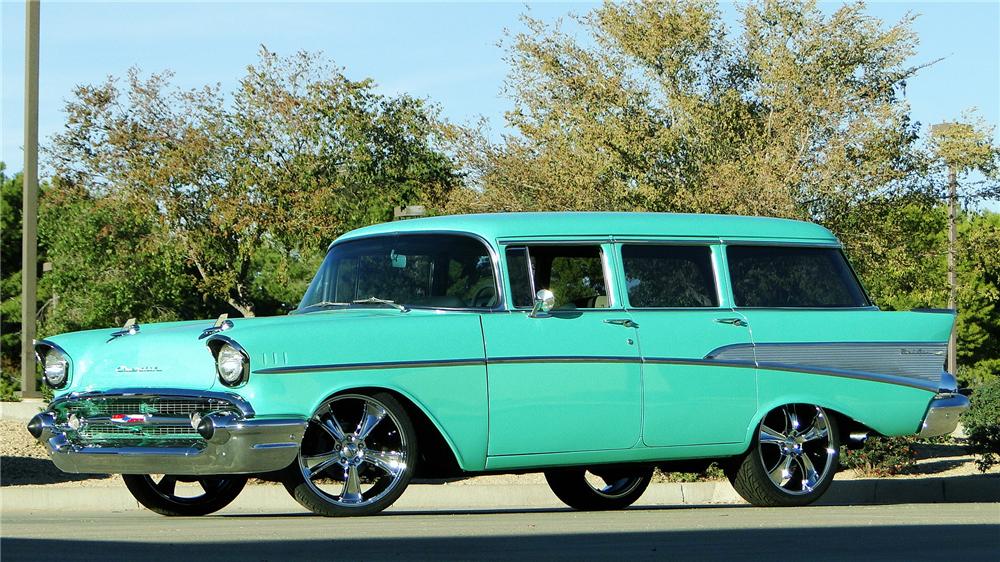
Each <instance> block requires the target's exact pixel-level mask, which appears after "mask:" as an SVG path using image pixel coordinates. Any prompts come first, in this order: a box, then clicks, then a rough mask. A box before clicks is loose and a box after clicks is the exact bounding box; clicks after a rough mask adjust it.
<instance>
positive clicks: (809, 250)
mask: <svg viewBox="0 0 1000 562" xmlns="http://www.w3.org/2000/svg"><path fill="white" fill-rule="evenodd" d="M954 320H955V316H954V313H953V311H951V310H923V311H913V312H884V311H880V310H879V309H878V308H877V307H875V306H874V305H873V304H872V303H871V301H870V300H869V299H868V297H867V296H866V294H865V292H864V290H863V289H862V287H861V285H860V283H859V282H858V279H857V278H856V276H855V274H854V273H853V271H852V269H851V268H850V266H849V265H848V262H847V260H846V259H845V257H844V255H843V252H842V251H841V245H840V243H839V242H838V241H837V239H836V238H835V237H834V236H833V235H832V234H831V233H830V232H829V231H828V230H826V229H824V228H822V227H820V226H817V225H815V224H810V223H805V222H798V221H790V220H778V219H767V218H751V217H739V216H711V215H671V214H652V213H650V214H631V213H514V214H494V215H471V216H443V217H433V218H423V219H415V220H409V221H403V222H394V223H388V224H380V225H375V226H371V227H367V228H362V229H359V230H355V231H353V232H349V233H347V234H345V235H344V236H342V237H340V238H339V239H337V240H336V241H335V242H334V243H333V244H332V245H331V246H330V249H329V252H328V254H327V256H326V259H325V261H324V262H323V264H322V266H321V267H320V269H319V272H318V273H317V274H316V277H315V278H314V279H313V281H312V283H311V284H310V286H309V288H308V290H307V291H306V293H305V295H304V296H303V298H302V301H301V303H300V304H299V306H298V309H297V310H295V311H294V312H293V313H292V314H290V315H288V316H281V317H273V318H240V319H232V320H230V319H228V318H226V317H225V315H223V316H222V317H220V318H219V319H217V320H216V321H214V322H213V321H210V320H208V321H206V320H199V321H190V322H170V323H162V324H148V325H147V324H141V325H140V324H139V323H135V322H134V321H129V322H128V323H127V324H126V325H125V326H124V327H122V328H118V329H103V330H91V331H86V332H76V333H69V334H62V335H58V336H54V337H51V338H49V339H46V340H42V341H39V342H37V345H36V350H37V354H38V357H39V360H40V361H41V362H42V364H43V367H44V378H45V380H46V382H47V384H48V385H50V386H51V387H53V388H54V389H55V399H54V400H53V401H52V403H51V404H50V407H49V409H48V410H47V411H45V412H43V413H41V414H39V415H38V416H37V417H35V418H34V419H33V420H32V421H31V422H30V424H29V426H28V429H29V430H30V432H31V433H32V434H33V435H34V436H35V437H37V438H38V439H39V440H41V441H42V442H44V443H46V444H47V445H48V447H49V449H50V451H51V455H52V459H53V461H54V462H55V464H56V465H57V466H58V467H59V468H60V469H62V470H64V471H66V472H74V473H121V474H124V475H125V476H124V478H125V483H126V485H127V486H128V489H129V490H130V491H131V492H132V494H133V495H134V496H135V497H136V498H137V499H138V501H139V502H141V503H142V504H143V505H145V506H147V507H148V508H150V509H152V510H153V511H156V512H158V513H162V514H165V515H201V514H206V513H211V512H213V511H216V510H218V509H220V508H222V507H224V506H226V505H227V504H228V503H229V502H231V501H232V500H233V499H234V498H236V496H237V495H238V494H239V493H240V491H241V489H242V488H243V486H244V484H245V483H246V480H247V478H248V477H250V476H256V477H262V478H268V479H272V480H278V481H281V482H283V483H284V485H285V487H286V488H287V489H288V491H289V492H290V493H291V495H292V496H294V498H295V499H296V500H297V501H298V502H299V503H301V504H302V505H303V506H305V507H306V508H308V509H310V510H312V511H314V512H316V513H318V514H322V515H331V516H341V515H363V514H371V513H376V512H379V511H381V510H382V509H384V508H386V507H388V506H389V505H391V504H392V503H393V502H394V501H395V500H396V499H397V498H398V497H399V496H400V495H401V494H402V493H403V491H404V490H405V488H406V486H407V484H408V483H409V482H410V480H411V479H412V478H414V477H417V478H453V477H462V476H469V475H475V474H480V473H491V472H492V473H495V472H525V471H542V472H544V474H545V477H546V479H547V481H548V483H549V484H550V486H551V488H552V491H553V492H554V493H555V494H556V495H557V496H558V497H559V498H560V499H561V500H563V501H564V502H565V503H566V504H568V505H569V506H572V507H574V508H577V509H616V508H624V507H626V506H628V505H630V504H632V503H633V502H635V501H636V500H637V499H639V497H640V496H641V495H642V493H643V491H644V490H645V488H646V486H647V485H648V484H649V481H650V478H651V476H652V473H653V469H654V468H655V467H657V466H659V467H660V468H661V469H662V470H667V471H671V470H685V471H689V470H695V469H697V468H703V467H705V466H707V465H708V464H709V463H711V462H718V463H720V466H722V467H723V468H724V469H725V471H726V473H727V474H728V476H729V478H730V480H731V481H732V483H733V486H734V487H735V488H736V490H737V491H738V492H739V493H740V494H741V495H742V496H743V497H744V498H745V499H746V500H747V501H749V502H750V503H752V504H754V505H760V506H795V505H804V504H807V503H810V502H812V501H814V500H816V499H817V498H819V497H820V496H821V495H822V494H823V493H824V491H826V489H827V488H828V487H829V486H830V483H831V481H832V480H833V477H834V474H835V473H836V472H837V461H838V454H839V452H840V449H841V447H842V446H848V447H857V446H859V445H860V444H861V443H862V442H863V440H864V439H865V437H866V436H867V435H870V434H872V435H889V436H894V435H913V434H918V435H922V436H935V435H943V434H947V433H950V432H951V431H953V430H954V429H955V427H956V424H957V420H958V414H959V413H961V411H962V410H963V409H965V408H966V407H967V406H968V400H967V399H966V398H965V397H963V396H962V395H960V394H959V393H958V392H957V391H958V389H957V388H956V382H955V378H954V377H953V376H952V375H951V374H949V373H946V372H944V369H943V365H944V361H945V355H946V348H947V342H948V339H949V336H950V334H951V331H952V329H953V324H954ZM178 482H191V483H197V484H199V485H200V486H194V485H187V486H180V487H178V486H177V483H178ZM192 490H194V491H192Z"/></svg>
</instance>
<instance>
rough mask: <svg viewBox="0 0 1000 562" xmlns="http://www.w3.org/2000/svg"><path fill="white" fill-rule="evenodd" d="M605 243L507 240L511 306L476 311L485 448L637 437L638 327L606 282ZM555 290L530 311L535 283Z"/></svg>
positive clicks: (527, 450) (614, 444) (502, 451)
mask: <svg viewBox="0 0 1000 562" xmlns="http://www.w3.org/2000/svg"><path fill="white" fill-rule="evenodd" d="M608 249H610V245H602V244H599V243H587V244H562V245H560V244H555V243H547V244H545V245H539V244H517V245H507V246H506V247H505V248H504V252H503V255H504V267H505V271H506V275H505V277H506V279H507V280H508V287H507V290H508V295H510V296H509V299H508V301H509V303H510V304H511V308H512V310H511V311H510V312H505V313H493V314H484V315H483V316H482V322H483V335H484V340H485V344H486V362H487V378H488V381H487V386H488V390H489V446H488V449H489V455H491V456H499V455H519V454H532V453H560V452H571V451H599V450H609V449H624V448H628V447H632V446H634V445H635V444H636V443H637V442H638V441H639V434H640V424H641V422H642V419H641V399H642V395H641V367H640V359H639V352H638V348H637V346H636V342H635V338H636V334H635V328H634V327H632V323H631V322H630V319H629V317H628V315H627V314H626V313H625V312H624V311H623V310H622V309H621V307H620V306H618V305H617V303H616V301H615V295H614V294H613V291H611V290H610V288H611V287H612V285H613V284H612V282H611V281H610V280H609V279H608V267H607V258H606V251H607V250H608ZM543 288H544V289H549V290H551V291H552V292H553V293H554V294H555V299H556V303H555V307H554V308H553V309H552V310H551V311H550V312H548V313H547V314H537V315H533V314H532V305H533V302H534V299H533V295H534V294H535V293H536V292H537V290H538V289H543Z"/></svg>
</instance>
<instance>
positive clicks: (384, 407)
mask: <svg viewBox="0 0 1000 562" xmlns="http://www.w3.org/2000/svg"><path fill="white" fill-rule="evenodd" d="M415 460H416V435H415V432H414V430H413V425H412V424H411V423H410V420H409V417H408V416H407V415H406V411H405V409H404V408H403V406H402V405H401V404H399V402H398V401H397V400H396V399H395V398H393V397H392V395H390V394H387V393H377V394H373V395H371V396H369V395H364V394H342V395H338V396H334V397H332V398H330V399H329V400H327V401H326V402H324V403H323V404H322V405H321V406H320V407H319V408H318V409H317V411H316V413H315V414H314V415H313V417H312V419H311V420H310V423H309V427H308V428H307V429H306V432H305V436H304V437H303V439H302V445H301V449H300V451H299V456H298V461H297V463H295V464H294V465H293V466H292V467H290V468H289V470H288V471H287V473H286V476H285V478H284V483H285V487H286V488H287V489H288V491H289V493H291V494H292V496H294V497H295V499H296V500H297V501H298V502H299V503H300V504H302V505H303V506H305V507H306V508H308V509H310V510H312V511H314V512H316V513H319V514H321V515H328V516H343V515H367V514H371V513H377V512H379V511H381V510H383V509H385V508H386V507H388V506H389V505H391V504H392V502H394V501H396V499H397V498H398V497H399V496H400V494H402V493H403V490H404V489H405V488H406V485H407V484H408V483H409V481H410V478H411V477H412V476H413V469H414V462H415Z"/></svg>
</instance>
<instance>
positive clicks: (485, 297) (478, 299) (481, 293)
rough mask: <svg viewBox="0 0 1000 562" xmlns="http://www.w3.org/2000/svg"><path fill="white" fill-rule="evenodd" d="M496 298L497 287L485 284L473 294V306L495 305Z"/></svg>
mask: <svg viewBox="0 0 1000 562" xmlns="http://www.w3.org/2000/svg"><path fill="white" fill-rule="evenodd" d="M496 298H497V292H496V288H495V287H492V286H490V285H484V286H482V287H480V288H479V289H478V290H477V291H476V293H475V294H474V295H472V306H474V307H476V308H485V307H488V306H493V304H494V302H495V301H496Z"/></svg>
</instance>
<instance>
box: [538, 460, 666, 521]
mask: <svg viewBox="0 0 1000 562" xmlns="http://www.w3.org/2000/svg"><path fill="white" fill-rule="evenodd" d="M652 476H653V468H652V467H647V466H639V465H633V466H618V467H594V468H590V469H586V468H579V467H577V468H563V469H553V470H547V471H545V480H546V481H547V482H548V483H549V487H550V488H552V492H553V493H554V494H555V495H556V496H557V497H558V498H559V499H560V500H562V501H563V503H565V504H566V505H568V506H570V507H572V508H574V509H581V510H587V511H594V510H604V509H623V508H626V507H628V506H630V505H632V504H633V503H635V501H636V500H638V499H639V497H640V496H642V494H643V492H645V491H646V487H647V486H649V481H650V480H651V479H652Z"/></svg>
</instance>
